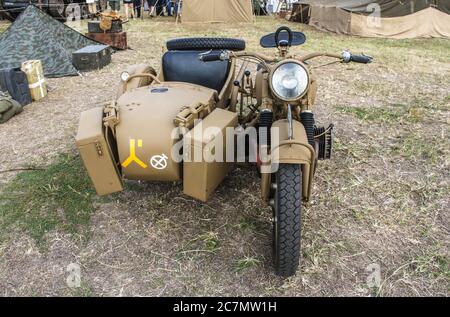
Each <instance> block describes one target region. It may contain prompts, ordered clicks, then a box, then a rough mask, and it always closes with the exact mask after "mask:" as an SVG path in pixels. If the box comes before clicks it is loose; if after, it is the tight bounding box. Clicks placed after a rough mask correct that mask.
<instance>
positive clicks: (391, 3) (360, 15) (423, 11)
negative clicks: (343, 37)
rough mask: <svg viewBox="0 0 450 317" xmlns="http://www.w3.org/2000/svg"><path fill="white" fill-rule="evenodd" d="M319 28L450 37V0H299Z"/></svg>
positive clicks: (361, 33) (380, 34)
mask: <svg viewBox="0 0 450 317" xmlns="http://www.w3.org/2000/svg"><path fill="white" fill-rule="evenodd" d="M299 4H301V8H303V9H304V6H308V7H309V24H310V25H312V26H314V27H316V28H317V29H320V30H324V31H330V32H336V33H340V34H351V35H357V36H364V37H384V38H399V39H401V38H418V37H445V38H450V0H410V1H400V0H300V1H299Z"/></svg>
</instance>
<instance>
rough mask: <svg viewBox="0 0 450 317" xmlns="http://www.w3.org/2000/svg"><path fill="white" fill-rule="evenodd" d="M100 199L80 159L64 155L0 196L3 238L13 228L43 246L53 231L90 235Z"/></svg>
mask: <svg viewBox="0 0 450 317" xmlns="http://www.w3.org/2000/svg"><path fill="white" fill-rule="evenodd" d="M96 199H98V198H97V196H96V194H95V190H94V187H93V186H92V184H91V182H90V180H89V177H88V176H87V174H86V172H85V169H84V166H83V164H82V162H81V160H80V157H79V156H71V155H63V156H60V157H59V158H58V159H57V161H56V162H55V163H54V164H52V165H50V166H49V167H48V168H47V169H45V170H36V171H29V172H22V173H20V174H18V175H17V176H16V178H15V179H14V180H12V181H11V182H10V183H9V184H7V185H6V186H5V188H4V189H3V190H2V192H1V193H0V231H1V232H0V239H3V238H5V237H6V235H7V234H8V232H10V230H11V229H14V228H19V229H21V230H24V231H25V232H27V233H28V234H29V235H30V236H31V237H32V238H34V239H35V240H36V242H37V243H38V245H41V246H42V245H43V242H45V241H44V235H45V234H46V233H47V232H49V231H51V230H54V229H58V230H62V231H63V232H66V233H70V234H80V235H82V236H83V237H86V238H87V237H88V235H89V224H90V217H91V215H92V213H93V211H94V206H93V202H94V200H96Z"/></svg>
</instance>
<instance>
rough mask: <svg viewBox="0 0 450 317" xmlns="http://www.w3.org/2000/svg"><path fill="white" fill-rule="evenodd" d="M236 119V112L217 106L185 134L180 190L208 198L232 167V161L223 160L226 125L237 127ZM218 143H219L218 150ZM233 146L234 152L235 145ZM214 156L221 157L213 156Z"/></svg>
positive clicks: (199, 197) (195, 196)
mask: <svg viewBox="0 0 450 317" xmlns="http://www.w3.org/2000/svg"><path fill="white" fill-rule="evenodd" d="M237 123H238V118H237V114H236V113H234V112H231V111H227V110H223V109H219V108H217V109H215V110H214V111H213V112H211V114H209V115H208V116H207V117H206V118H205V119H203V121H202V122H201V124H197V125H196V126H195V127H194V128H193V129H192V130H190V131H189V132H188V133H187V134H186V135H185V137H184V147H183V149H184V153H183V154H184V155H183V157H184V162H183V192H184V193H185V194H186V195H188V196H191V197H193V198H196V199H198V200H201V201H207V200H208V198H209V197H210V195H211V194H212V193H213V192H214V190H215V189H216V187H217V186H218V185H219V184H220V183H221V182H222V181H223V179H224V178H225V177H226V175H227V174H228V172H229V171H230V170H231V169H232V167H233V162H226V149H227V138H226V134H227V133H226V129H227V128H228V127H232V128H234V127H236V126H237ZM217 138H221V140H219V139H217ZM233 142H234V137H233ZM219 146H222V149H221V150H222V153H221V154H219V153H220V152H218V151H220V149H219V148H218V147H219ZM232 150H233V153H234V145H233V148H232ZM198 154H200V155H201V156H200V155H198ZM198 156H200V157H198ZM215 156H217V157H218V158H219V157H220V159H221V160H222V161H216V160H212V158H213V157H215ZM208 157H209V158H208ZM233 158H234V154H233Z"/></svg>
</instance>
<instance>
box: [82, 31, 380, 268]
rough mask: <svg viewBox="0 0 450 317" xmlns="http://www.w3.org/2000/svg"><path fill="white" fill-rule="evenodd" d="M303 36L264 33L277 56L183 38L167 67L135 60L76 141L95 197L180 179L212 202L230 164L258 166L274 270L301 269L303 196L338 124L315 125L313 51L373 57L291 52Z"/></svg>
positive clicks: (174, 43)
mask: <svg viewBox="0 0 450 317" xmlns="http://www.w3.org/2000/svg"><path fill="white" fill-rule="evenodd" d="M304 42H305V36H304V34H303V33H301V32H292V31H291V30H290V29H289V28H287V27H281V28H279V29H278V30H277V31H276V32H275V33H271V34H268V35H266V36H264V37H263V38H261V43H260V44H261V46H262V47H264V48H276V49H277V50H278V52H277V55H276V56H275V57H270V56H265V55H263V54H260V53H249V52H245V51H244V50H245V42H244V41H242V40H237V39H223V38H184V39H174V40H170V41H168V42H167V48H168V51H167V52H166V53H165V54H164V56H163V57H162V64H161V70H160V72H159V73H156V72H155V70H154V69H153V68H151V67H149V66H146V65H133V66H130V67H129V68H128V69H127V70H126V71H125V72H123V73H122V74H121V81H120V85H119V91H118V95H117V98H116V99H115V100H114V101H112V102H111V103H108V104H107V105H103V106H101V107H97V108H94V109H91V110H88V111H86V112H83V113H82V114H81V118H80V123H79V130H78V135H77V138H76V142H77V146H78V148H79V151H80V153H81V157H82V159H83V161H84V164H85V166H86V169H87V171H88V174H89V176H90V178H91V179H92V181H93V184H94V186H95V189H96V190H97V193H98V194H99V195H106V194H110V193H114V192H118V191H121V190H123V179H130V180H141V181H182V182H183V192H184V194H186V195H188V196H190V197H193V198H195V199H198V200H201V201H207V200H208V199H209V197H210V196H211V195H212V194H213V192H214V190H215V189H216V187H217V186H218V185H219V184H220V183H221V182H222V181H223V179H224V178H225V177H226V175H227V173H228V172H229V171H230V170H231V169H232V168H233V166H234V164H233V162H236V161H238V162H239V161H240V162H242V161H245V162H249V163H255V165H256V166H257V167H258V170H259V171H260V173H261V196H262V199H263V201H264V202H266V203H267V204H269V205H270V206H272V209H273V217H272V221H273V254H274V265H275V269H276V272H277V274H279V275H281V276H290V275H293V274H295V272H296V270H297V267H298V264H299V256H300V219H301V206H302V201H303V202H308V201H309V200H310V197H311V189H312V181H313V177H314V173H315V170H316V165H317V161H318V160H320V159H328V158H330V155H331V145H332V137H331V136H332V128H333V126H332V125H330V126H329V127H328V128H324V127H319V126H316V124H315V121H314V114H313V112H312V108H313V105H314V101H315V97H316V91H317V84H316V80H315V78H314V75H313V74H312V72H311V67H310V66H309V64H308V62H309V61H310V60H312V59H313V58H316V57H321V56H325V57H330V58H335V59H336V61H341V62H345V63H348V62H351V61H354V62H359V63H369V62H371V60H372V58H371V57H369V56H365V55H361V56H357V55H352V54H351V53H350V52H348V51H344V52H343V53H342V54H338V55H336V54H328V53H311V54H307V55H304V56H298V57H297V56H294V55H292V54H290V52H289V49H290V47H291V46H293V45H300V44H303V43H304Z"/></svg>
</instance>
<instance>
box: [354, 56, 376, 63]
mask: <svg viewBox="0 0 450 317" xmlns="http://www.w3.org/2000/svg"><path fill="white" fill-rule="evenodd" d="M372 59H373V58H372V57H370V56H366V55H353V54H352V56H351V57H350V61H351V62H355V63H361V64H368V63H371V62H372Z"/></svg>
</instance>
